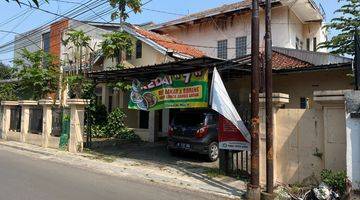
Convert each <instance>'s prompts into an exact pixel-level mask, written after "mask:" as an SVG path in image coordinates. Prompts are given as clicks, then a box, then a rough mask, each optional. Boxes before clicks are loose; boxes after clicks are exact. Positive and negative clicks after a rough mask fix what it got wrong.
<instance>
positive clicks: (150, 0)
mask: <svg viewBox="0 0 360 200" xmlns="http://www.w3.org/2000/svg"><path fill="white" fill-rule="evenodd" d="M152 1H153V0H149V1H147V2H145V3H144V4H142V5H141V6H145V5H146V4H148V3H150V2H152ZM131 12H133V9H132V10H130V11H128V12H127V14H129V13H131ZM67 18H69V17H67ZM70 19H71V18H70ZM73 20H76V19H73ZM76 21H78V20H76ZM112 21H114V20H110V21H108V22H105V23H104V24H110V25H113V24H111V23H110V22H112ZM82 25H83V24H82ZM80 26H81V25H80ZM95 29H99V28H98V27H94V28H93V29H90V30H88V31H86V32H85V33H88V32H90V31H93V30H95ZM59 34H60V33H59ZM60 43H61V41H60V42H58V43H55V44H54V45H53V46H55V45H58V44H60ZM25 47H26V46H25ZM22 48H23V47H22ZM40 49H41V48H40ZM2 53H3V52H2Z"/></svg>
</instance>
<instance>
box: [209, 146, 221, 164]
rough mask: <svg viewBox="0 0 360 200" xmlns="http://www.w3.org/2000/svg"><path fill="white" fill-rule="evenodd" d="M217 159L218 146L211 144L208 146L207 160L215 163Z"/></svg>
mask: <svg viewBox="0 0 360 200" xmlns="http://www.w3.org/2000/svg"><path fill="white" fill-rule="evenodd" d="M218 158H219V145H218V143H217V142H212V143H210V145H209V153H208V159H209V161H211V162H214V161H216V160H217V159H218Z"/></svg>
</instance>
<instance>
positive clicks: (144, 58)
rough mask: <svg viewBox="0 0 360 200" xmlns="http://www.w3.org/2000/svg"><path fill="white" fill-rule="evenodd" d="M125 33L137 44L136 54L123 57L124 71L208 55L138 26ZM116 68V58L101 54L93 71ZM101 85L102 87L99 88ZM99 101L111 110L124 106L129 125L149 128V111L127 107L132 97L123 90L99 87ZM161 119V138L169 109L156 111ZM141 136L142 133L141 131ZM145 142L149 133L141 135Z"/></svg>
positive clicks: (165, 129)
mask: <svg viewBox="0 0 360 200" xmlns="http://www.w3.org/2000/svg"><path fill="white" fill-rule="evenodd" d="M123 29H124V31H126V32H127V33H129V34H130V35H131V36H132V37H133V39H134V41H135V45H134V48H133V49H134V51H133V52H132V54H131V55H126V56H125V58H124V66H125V68H134V67H141V66H151V65H156V64H161V63H168V62H174V61H178V60H182V59H192V58H198V57H203V56H204V55H205V54H204V53H203V52H202V51H200V50H198V49H196V48H193V47H191V46H189V45H184V44H182V43H181V42H180V41H178V40H176V39H174V38H172V37H169V36H166V35H160V34H158V33H155V32H151V31H148V30H145V29H143V28H141V27H139V26H135V25H130V24H127V25H125V26H124V27H123ZM115 66H116V59H112V58H105V57H104V56H103V55H100V56H99V57H98V58H97V60H96V61H95V63H94V65H93V68H94V70H95V71H101V70H111V69H113V68H114V67H115ZM100 86H101V87H100ZM96 95H97V96H98V99H99V100H100V98H101V100H102V103H103V104H104V105H105V106H106V107H107V108H108V111H111V110H112V109H113V108H115V107H118V106H120V107H122V108H123V109H124V111H125V112H126V114H127V118H126V123H127V125H128V126H130V127H132V128H137V129H144V130H146V129H148V128H149V122H148V121H149V112H145V111H137V110H129V109H127V104H128V101H129V94H124V93H123V92H122V91H114V90H113V89H112V88H108V87H106V85H105V84H99V85H98V88H97V89H96ZM157 114H158V115H159V116H162V117H160V118H162V119H163V120H164V123H160V124H163V125H162V126H159V128H158V130H159V132H160V134H159V136H166V132H167V128H168V121H169V109H164V110H163V111H161V112H157ZM138 133H140V132H139V131H138ZM142 137H143V138H144V139H145V140H148V139H147V135H146V132H144V133H143V134H142Z"/></svg>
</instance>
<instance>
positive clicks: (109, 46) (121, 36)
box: [100, 31, 133, 68]
mask: <svg viewBox="0 0 360 200" xmlns="http://www.w3.org/2000/svg"><path fill="white" fill-rule="evenodd" d="M100 45H101V49H102V51H103V53H104V55H105V56H106V57H107V58H117V66H118V68H119V66H121V64H122V51H125V52H126V53H131V52H132V49H133V40H132V37H131V36H130V34H128V33H126V32H124V31H117V32H113V33H110V34H105V35H104V40H103V41H102V42H101V44H100Z"/></svg>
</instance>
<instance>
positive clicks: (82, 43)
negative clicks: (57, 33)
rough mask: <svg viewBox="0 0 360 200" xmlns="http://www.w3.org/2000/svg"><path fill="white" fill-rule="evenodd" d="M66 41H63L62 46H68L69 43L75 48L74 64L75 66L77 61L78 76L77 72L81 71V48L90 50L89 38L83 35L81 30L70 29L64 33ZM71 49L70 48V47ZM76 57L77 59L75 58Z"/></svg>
mask: <svg viewBox="0 0 360 200" xmlns="http://www.w3.org/2000/svg"><path fill="white" fill-rule="evenodd" d="M66 36H67V39H65V40H63V44H64V45H65V46H68V45H69V43H71V44H72V45H74V47H75V53H74V58H75V63H76V64H77V60H78V61H79V65H78V66H76V74H78V72H79V70H78V69H80V70H82V60H83V48H86V47H89V48H90V49H91V47H90V46H89V45H90V40H91V38H90V37H89V36H88V35H86V34H85V32H84V31H83V30H74V29H71V30H69V31H68V32H67V33H66ZM70 48H72V47H70ZM77 55H78V58H77Z"/></svg>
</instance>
